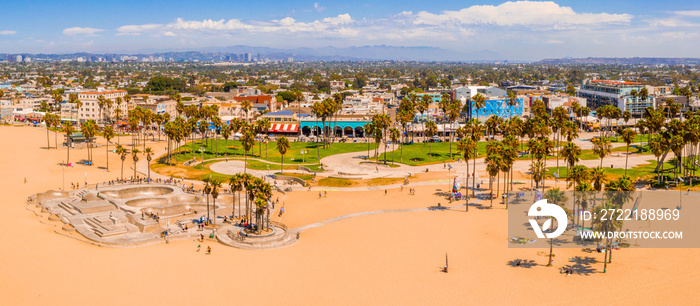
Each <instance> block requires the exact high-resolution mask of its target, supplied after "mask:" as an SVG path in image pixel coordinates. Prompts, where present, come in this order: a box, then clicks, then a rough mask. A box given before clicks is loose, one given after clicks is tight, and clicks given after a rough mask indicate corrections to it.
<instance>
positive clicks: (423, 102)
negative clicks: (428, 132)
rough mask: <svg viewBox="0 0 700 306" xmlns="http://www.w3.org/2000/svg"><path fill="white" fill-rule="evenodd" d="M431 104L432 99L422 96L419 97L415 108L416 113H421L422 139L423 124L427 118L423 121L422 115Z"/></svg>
mask: <svg viewBox="0 0 700 306" xmlns="http://www.w3.org/2000/svg"><path fill="white" fill-rule="evenodd" d="M431 103H433V99H432V98H431V97H430V96H429V95H423V96H421V99H420V102H418V106H417V108H418V111H420V113H421V122H422V123H423V139H425V122H426V121H428V118H427V117H426V118H425V119H423V113H425V112H427V111H428V109H429V108H430V104H431ZM421 110H422V111H421Z"/></svg>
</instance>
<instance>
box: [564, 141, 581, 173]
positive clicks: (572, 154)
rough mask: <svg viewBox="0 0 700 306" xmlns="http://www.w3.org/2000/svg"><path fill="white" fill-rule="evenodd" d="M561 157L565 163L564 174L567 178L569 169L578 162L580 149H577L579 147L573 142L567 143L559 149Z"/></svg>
mask: <svg viewBox="0 0 700 306" xmlns="http://www.w3.org/2000/svg"><path fill="white" fill-rule="evenodd" d="M561 155H562V156H564V160H565V161H566V173H567V177H568V176H569V171H570V170H571V168H572V167H573V166H574V165H576V163H577V162H578V161H579V156H581V148H579V146H577V145H576V144H574V143H573V142H569V143H567V144H566V145H565V146H564V148H563V149H561Z"/></svg>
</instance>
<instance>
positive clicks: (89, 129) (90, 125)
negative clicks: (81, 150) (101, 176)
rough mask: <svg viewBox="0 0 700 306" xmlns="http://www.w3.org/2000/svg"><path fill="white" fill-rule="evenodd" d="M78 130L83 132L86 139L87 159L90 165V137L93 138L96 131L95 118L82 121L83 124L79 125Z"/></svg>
mask: <svg viewBox="0 0 700 306" xmlns="http://www.w3.org/2000/svg"><path fill="white" fill-rule="evenodd" d="M80 131H81V132H82V133H83V136H84V137H85V139H86V142H87V151H88V161H89V162H90V164H91V165H92V144H91V142H92V139H93V138H94V136H95V134H96V133H97V123H95V120H92V119H90V120H88V121H85V122H83V124H82V125H81V126H80Z"/></svg>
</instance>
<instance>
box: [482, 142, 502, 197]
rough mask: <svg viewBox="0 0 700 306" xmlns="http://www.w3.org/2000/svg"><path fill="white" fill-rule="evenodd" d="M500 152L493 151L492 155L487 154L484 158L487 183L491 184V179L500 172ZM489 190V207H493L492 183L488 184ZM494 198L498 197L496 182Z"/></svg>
mask: <svg viewBox="0 0 700 306" xmlns="http://www.w3.org/2000/svg"><path fill="white" fill-rule="evenodd" d="M499 153H500V152H498V151H495V152H493V153H489V154H488V155H487V156H486V159H485V162H486V171H488V173H489V182H493V178H494V177H496V176H497V175H499V173H500V171H501V164H502V163H503V159H502V157H501V155H500V154H499ZM489 189H491V190H490V191H489V192H490V197H489V198H490V200H491V205H490V207H493V198H494V195H493V183H489ZM495 196H496V197H498V181H496V195H495Z"/></svg>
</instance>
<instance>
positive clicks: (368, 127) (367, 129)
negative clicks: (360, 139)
mask: <svg viewBox="0 0 700 306" xmlns="http://www.w3.org/2000/svg"><path fill="white" fill-rule="evenodd" d="M374 130H375V126H374V123H372V122H368V123H365V125H364V128H363V132H364V136H365V138H367V160H369V137H372V135H374Z"/></svg>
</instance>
